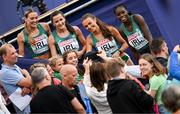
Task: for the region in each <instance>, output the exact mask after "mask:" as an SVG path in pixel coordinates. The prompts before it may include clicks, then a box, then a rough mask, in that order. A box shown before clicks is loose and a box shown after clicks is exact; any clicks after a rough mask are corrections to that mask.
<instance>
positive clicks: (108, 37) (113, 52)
mask: <svg viewBox="0 0 180 114" xmlns="http://www.w3.org/2000/svg"><path fill="white" fill-rule="evenodd" d="M82 24H83V26H84V27H85V29H87V30H88V31H89V32H90V34H89V35H88V36H87V38H86V46H87V47H86V51H87V52H90V51H92V49H93V47H95V49H96V51H100V50H104V51H105V52H106V54H107V56H113V57H121V58H122V59H123V60H125V61H126V62H127V61H128V60H129V62H132V61H130V59H129V56H128V55H127V54H125V53H124V52H125V50H126V49H127V48H128V44H127V43H126V41H125V40H124V39H123V38H122V37H121V35H120V33H119V32H118V30H117V29H116V28H114V27H113V26H109V25H107V24H106V23H104V22H102V21H101V20H100V19H98V18H97V17H95V16H94V15H92V14H89V13H88V14H85V15H84V16H83V17H82ZM120 45H121V46H120ZM132 64H133V63H132Z"/></svg>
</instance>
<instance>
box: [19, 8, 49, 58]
mask: <svg viewBox="0 0 180 114" xmlns="http://www.w3.org/2000/svg"><path fill="white" fill-rule="evenodd" d="M24 24H25V29H24V30H22V32H20V33H19V34H18V36H17V41H18V46H19V54H20V55H22V56H25V52H24V50H25V47H27V48H28V50H29V51H30V52H31V55H32V57H33V58H36V59H48V58H49V57H50V53H49V46H48V36H49V35H50V34H51V31H50V28H49V25H48V24H47V23H38V14H37V12H35V11H33V10H32V9H28V10H27V11H26V13H25V23H24ZM24 46H25V47H24Z"/></svg>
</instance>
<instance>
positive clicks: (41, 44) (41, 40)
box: [31, 34, 49, 54]
mask: <svg viewBox="0 0 180 114" xmlns="http://www.w3.org/2000/svg"><path fill="white" fill-rule="evenodd" d="M34 40H35V42H36V43H35V46H31V48H32V50H33V52H34V53H35V54H41V53H43V52H46V51H48V50H49V47H48V42H47V35H45V34H43V35H40V36H38V37H36V38H34Z"/></svg>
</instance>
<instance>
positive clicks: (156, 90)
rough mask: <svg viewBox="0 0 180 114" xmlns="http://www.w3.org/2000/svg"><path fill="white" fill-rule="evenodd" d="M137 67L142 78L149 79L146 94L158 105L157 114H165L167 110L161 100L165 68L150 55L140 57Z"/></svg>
mask: <svg viewBox="0 0 180 114" xmlns="http://www.w3.org/2000/svg"><path fill="white" fill-rule="evenodd" d="M139 66H140V70H141V73H142V76H144V77H147V78H148V79H149V84H150V89H149V90H148V92H147V93H148V94H150V95H151V96H152V97H153V98H155V101H156V102H157V104H158V110H159V113H160V114H166V113H167V110H166V109H165V107H164V105H163V103H162V100H161V96H162V92H163V90H164V88H165V82H166V78H167V76H166V74H165V68H164V67H163V66H162V65H161V63H159V62H158V61H157V60H156V59H155V57H153V56H152V55H151V54H143V55H141V57H140V59H139Z"/></svg>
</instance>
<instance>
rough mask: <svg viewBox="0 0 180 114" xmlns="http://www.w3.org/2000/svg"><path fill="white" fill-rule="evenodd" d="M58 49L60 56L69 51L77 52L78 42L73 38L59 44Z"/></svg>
mask: <svg viewBox="0 0 180 114" xmlns="http://www.w3.org/2000/svg"><path fill="white" fill-rule="evenodd" d="M58 47H59V49H60V51H61V54H63V53H64V52H66V51H69V50H75V51H78V49H79V44H78V41H77V40H76V39H75V38H73V39H68V40H65V41H62V42H59V43H58Z"/></svg>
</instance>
